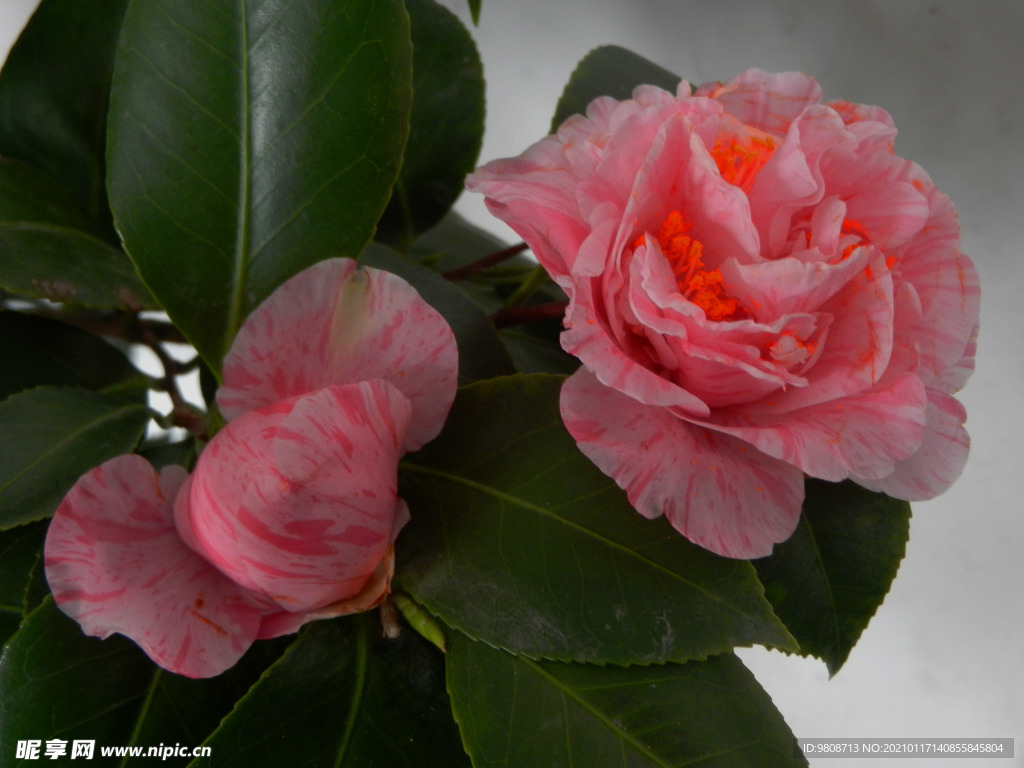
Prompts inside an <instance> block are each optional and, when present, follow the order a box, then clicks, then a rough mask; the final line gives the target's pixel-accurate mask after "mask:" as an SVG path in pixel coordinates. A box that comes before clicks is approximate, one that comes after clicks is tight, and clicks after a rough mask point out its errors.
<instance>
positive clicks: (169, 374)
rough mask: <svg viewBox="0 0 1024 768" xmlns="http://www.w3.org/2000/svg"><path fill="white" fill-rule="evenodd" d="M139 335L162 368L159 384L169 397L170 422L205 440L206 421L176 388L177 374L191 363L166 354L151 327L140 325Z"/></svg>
mask: <svg viewBox="0 0 1024 768" xmlns="http://www.w3.org/2000/svg"><path fill="white" fill-rule="evenodd" d="M139 336H140V338H139V341H140V342H142V343H143V344H145V345H146V346H147V347H149V348H150V349H151V350H153V354H155V355H156V356H157V359H159V360H160V364H161V365H162V366H163V368H164V377H163V379H162V380H161V384H162V386H163V390H164V392H166V393H167V396H168V397H169V398H171V423H172V424H173V425H174V426H176V427H183V428H185V429H187V430H188V431H189V432H191V433H192V434H193V435H196V436H197V437H199V438H200V439H201V440H207V439H208V437H207V434H206V422H205V421H204V420H203V416H202V414H201V413H199V411H198V410H197V409H196V407H195V406H193V405H192V404H191V403H189V402H188V401H187V400H185V398H184V397H182V394H181V390H180V389H179V388H178V379H177V376H178V374H179V373H181V372H182V371H183V370H185V369H187V368H189V367H191V365H192V363H184V364H182V363H179V362H178V361H177V360H175V359H174V358H173V357H171V356H170V355H168V354H167V351H166V350H165V349H164V348H163V347H162V346H161V339H160V338H159V337H158V335H157V334H156V333H155V332H154V331H153V330H152V329H150V328H147V327H141V328H140V329H139Z"/></svg>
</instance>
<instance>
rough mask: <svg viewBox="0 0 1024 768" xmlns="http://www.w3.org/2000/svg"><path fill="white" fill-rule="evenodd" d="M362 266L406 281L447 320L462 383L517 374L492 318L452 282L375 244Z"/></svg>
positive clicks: (366, 255) (365, 256)
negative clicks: (455, 345)
mask: <svg viewBox="0 0 1024 768" xmlns="http://www.w3.org/2000/svg"><path fill="white" fill-rule="evenodd" d="M359 263H360V264H363V265H365V266H369V267H376V268H378V269H383V270H387V271H388V272H392V273H394V274H396V275H398V276H399V277H401V278H403V279H405V280H406V281H407V282H408V283H409V284H410V285H412V286H413V287H414V288H415V289H416V290H417V291H419V294H420V295H421V296H422V297H423V299H424V300H425V301H426V302H427V303H428V304H430V305H431V306H432V307H433V308H434V309H436V310H437V311H438V312H440V313H441V315H442V316H443V317H444V319H445V320H447V321H448V325H450V326H451V328H452V331H453V332H454V333H455V340H456V342H457V343H458V346H459V382H460V383H461V384H465V383H468V382H471V381H476V380H477V379H489V378H492V377H494V376H504V375H505V374H509V373H513V372H514V371H515V367H514V366H513V364H512V358H510V357H509V355H508V352H507V351H506V349H505V347H504V345H503V344H502V342H501V339H500V338H498V332H497V331H496V330H495V329H494V325H493V324H492V323H491V321H490V319H489V318H488V317H487V315H485V314H484V312H483V310H482V309H480V307H479V306H477V305H476V304H475V303H473V301H472V299H470V298H469V297H468V296H467V295H466V294H464V293H463V292H462V291H460V290H459V289H458V288H456V287H455V286H454V285H453V284H452V283H450V282H448V281H447V280H445V279H444V278H442V277H440V276H439V275H438V274H437V273H436V272H434V271H432V270H429V269H427V268H426V267H422V266H420V265H419V264H416V263H414V262H411V261H409V260H408V259H406V258H403V257H402V256H400V255H399V254H397V253H395V252H394V251H392V250H391V249H390V248H386V247H384V246H382V245H378V244H376V243H371V244H370V246H369V247H368V248H367V249H366V251H364V252H363V255H362V256H360V257H359Z"/></svg>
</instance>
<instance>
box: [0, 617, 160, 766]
mask: <svg viewBox="0 0 1024 768" xmlns="http://www.w3.org/2000/svg"><path fill="white" fill-rule="evenodd" d="M152 677H153V665H152V664H151V663H150V661H149V659H147V658H146V657H145V655H143V653H142V652H141V651H140V650H139V649H138V648H137V647H136V646H135V645H134V644H133V643H131V642H129V641H128V640H125V639H124V638H122V637H112V638H110V639H108V640H104V641H100V640H96V639H95V638H86V637H85V636H83V635H82V631H81V630H80V629H79V628H78V625H77V624H75V622H73V621H72V620H71V619H69V618H67V617H66V616H65V615H64V614H62V613H61V612H60V611H59V610H58V608H57V607H56V605H54V603H53V600H52V599H47V600H46V601H45V602H44V603H43V604H42V605H41V606H40V607H39V608H37V609H36V610H35V611H33V612H32V613H31V614H30V615H29V616H28V617H27V618H26V619H25V622H24V624H22V627H21V629H20V630H18V632H17V634H15V635H14V637H13V638H11V640H10V642H9V643H8V645H7V647H6V648H5V649H4V653H3V656H0V768H7V766H15V765H20V761H17V762H16V761H15V747H16V744H17V742H18V740H21V739H41V740H45V739H67V740H68V741H69V742H70V741H71V740H73V739H91V740H93V739H94V740H95V741H96V744H97V746H98V745H112V744H126V743H128V738H129V737H130V735H131V733H132V722H133V717H132V715H133V712H135V711H137V709H138V706H139V702H140V701H141V700H142V699H143V697H144V696H145V694H146V690H147V688H148V686H149V685H150V683H151V681H152ZM68 746H69V750H68V751H69V753H70V746H71V745H70V743H69V744H68ZM98 752H99V750H98V749H97V757H98Z"/></svg>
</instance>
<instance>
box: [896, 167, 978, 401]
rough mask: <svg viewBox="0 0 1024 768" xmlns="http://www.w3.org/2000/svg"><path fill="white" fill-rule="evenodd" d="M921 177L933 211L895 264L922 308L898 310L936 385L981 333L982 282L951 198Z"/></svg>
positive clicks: (905, 335)
mask: <svg viewBox="0 0 1024 768" xmlns="http://www.w3.org/2000/svg"><path fill="white" fill-rule="evenodd" d="M922 173H923V172H922ZM925 178H927V177H925ZM918 183H920V184H921V185H922V187H923V188H924V190H925V192H926V195H927V197H928V200H929V204H930V205H931V215H930V216H929V219H928V223H927V224H926V225H925V227H924V229H923V230H922V231H921V233H920V234H919V235H918V236H917V237H916V238H914V240H913V241H912V242H911V243H910V244H909V245H908V246H907V247H906V248H905V249H901V250H900V252H899V253H898V254H897V259H896V263H895V265H894V267H893V270H894V272H896V274H898V275H899V277H900V278H901V279H902V280H904V281H906V282H907V283H909V284H911V285H912V286H913V287H914V290H915V291H916V293H917V297H918V301H919V302H920V307H921V309H920V313H919V314H914V315H910V316H907V315H900V316H897V318H896V336H897V338H898V339H902V340H904V342H905V343H908V344H911V345H913V347H914V348H915V350H916V351H917V353H918V354H919V356H920V365H921V371H920V375H921V377H922V379H924V381H925V383H926V384H928V385H929V386H933V384H932V382H931V379H932V377H934V376H940V375H942V374H943V373H944V372H945V371H946V369H948V368H950V367H959V366H960V365H961V363H962V360H963V358H964V356H965V352H966V350H967V348H968V347H969V345H970V343H971V339H972V338H973V337H976V334H977V325H978V312H979V310H980V305H981V283H980V280H979V278H978V272H977V270H976V269H975V267H974V264H973V262H972V261H971V260H970V259H969V258H968V257H967V256H965V255H964V254H963V253H962V252H961V251H960V225H959V221H958V219H957V215H956V210H955V209H954V208H953V205H952V203H951V202H950V201H949V198H948V197H946V196H945V195H943V194H942V193H941V192H939V191H938V190H936V189H934V188H931V187H929V186H927V185H926V184H925V183H924V182H923V181H921V180H920V179H918ZM961 385H962V382H961ZM935 386H938V385H935Z"/></svg>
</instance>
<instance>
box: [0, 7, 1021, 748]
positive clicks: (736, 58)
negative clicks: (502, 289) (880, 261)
mask: <svg viewBox="0 0 1024 768" xmlns="http://www.w3.org/2000/svg"><path fill="white" fill-rule="evenodd" d="M443 3H444V4H445V5H447V6H448V7H450V8H451V9H452V10H454V11H455V12H456V13H457V14H458V15H459V16H460V17H461V18H462V19H463V20H464V21H465V22H466V24H467V25H469V24H470V22H469V14H468V11H467V10H466V3H465V0H443ZM35 4H36V3H35V0H0V56H2V55H4V54H5V52H6V50H7V47H8V46H9V45H10V43H11V42H13V40H14V38H15V37H16V35H17V33H18V31H19V30H20V28H21V26H22V25H23V24H24V20H25V19H26V18H27V16H28V14H29V13H30V12H31V9H32V8H33V7H34V6H35ZM473 34H474V37H475V38H476V40H477V42H478V46H479V48H480V51H481V55H482V57H483V60H484V68H485V75H486V77H487V80H488V92H487V98H488V118H487V134H486V136H485V141H484V147H483V151H482V153H481V161H485V160H490V159H493V158H495V157H501V156H508V155H514V154H518V153H519V152H521V151H522V150H523V149H524V148H525V147H526V146H527V145H528V144H530V143H532V142H533V141H535V140H537V139H538V138H540V137H541V136H542V135H543V134H544V133H546V132H547V130H548V126H549V123H550V119H551V114H552V113H553V111H554V106H555V103H556V101H557V99H558V96H559V94H560V92H561V89H562V87H563V85H564V83H565V81H566V80H567V78H568V77H569V74H570V73H571V72H572V70H573V68H574V67H575V65H576V62H578V61H579V59H580V58H582V57H583V55H584V54H586V53H587V51H589V50H590V49H591V48H593V47H596V46H598V45H603V44H606V43H615V44H618V45H622V46H625V47H627V48H630V49H632V50H634V51H636V52H637V53H640V54H642V55H644V56H646V57H647V58H650V59H652V60H654V61H655V62H657V63H659V64H661V65H662V66H664V67H666V68H667V69H670V70H672V71H674V72H676V73H678V74H680V75H682V76H683V77H686V78H687V79H689V80H690V81H692V82H696V83H699V82H704V81H707V80H725V79H728V78H729V77H731V76H732V75H734V74H736V73H737V72H739V71H741V70H743V69H746V68H748V67H760V68H762V69H767V70H775V71H781V70H794V69H795V70H803V71H805V72H807V73H809V74H811V75H813V76H814V77H816V78H817V79H818V80H819V81H820V82H821V84H822V86H823V88H824V90H825V94H826V98H844V99H848V100H851V101H857V102H864V103H873V104H878V105H881V106H883V107H885V108H886V109H887V110H889V112H890V113H892V114H893V116H894V118H895V120H896V125H897V127H898V128H899V129H900V135H899V138H898V139H897V144H896V149H897V152H898V153H899V154H901V155H903V156H905V157H909V158H912V159H914V160H916V161H917V162H919V163H920V164H921V165H922V166H923V167H924V168H925V169H926V170H927V171H928V172H929V173H930V174H931V176H932V178H933V179H934V180H935V182H936V184H937V185H938V186H939V187H940V188H941V189H942V190H944V191H945V192H947V193H948V194H949V195H950V196H951V197H952V198H953V200H954V202H955V203H956V204H957V206H958V208H959V211H960V216H961V221H962V225H963V245H964V250H965V251H966V252H967V253H968V254H969V255H971V256H972V257H973V258H974V260H975V263H976V264H977V265H978V269H979V271H980V273H981V279H982V290H983V309H982V329H981V337H980V342H979V349H978V366H977V371H976V373H975V375H974V378H973V379H972V380H971V382H970V383H969V384H968V386H967V388H966V389H965V390H964V392H963V393H962V394H961V399H962V400H963V402H964V403H965V404H966V406H967V409H968V413H969V421H968V428H969V430H970V432H971V434H972V437H973V449H972V451H973V452H972V456H971V459H970V461H969V462H968V465H967V469H966V471H965V472H964V475H963V477H962V478H961V479H960V481H959V483H958V484H957V485H956V486H954V487H953V489H952V490H951V491H949V492H948V493H947V494H946V495H945V496H943V497H941V498H939V499H937V500H935V501H932V502H927V503H921V504H916V505H915V507H914V518H913V522H912V526H911V541H910V545H909V548H908V553H907V558H906V560H905V561H904V563H903V566H902V567H901V570H900V574H899V576H898V578H897V579H896V582H895V584H894V585H893V588H892V591H891V593H890V594H889V597H888V599H887V600H886V602H885V604H884V605H883V606H882V608H881V609H880V610H879V612H878V614H877V616H876V617H875V619H874V620H873V621H872V623H871V625H870V626H869V627H868V629H867V631H866V632H865V634H864V636H863V637H862V639H861V641H860V643H859V644H858V645H857V647H856V648H855V649H854V651H853V653H852V655H851V657H850V660H849V661H848V663H847V664H846V666H845V667H844V668H843V669H842V670H841V671H840V673H839V674H838V675H837V676H836V678H835V679H833V680H829V679H828V675H827V673H826V671H825V667H824V665H823V664H821V663H819V662H817V661H815V660H810V659H800V658H788V657H785V656H783V655H781V654H777V653H769V652H766V651H762V650H760V649H753V650H750V651H743V652H741V655H742V657H743V658H744V660H745V661H746V662H747V663H748V665H749V666H750V667H751V668H752V669H753V670H754V672H755V674H756V675H757V676H758V678H759V679H760V681H761V682H762V684H763V685H764V686H765V687H766V688H767V689H768V691H769V692H770V693H771V695H772V697H773V698H774V700H775V702H776V704H777V705H778V707H779V708H780V710H781V711H782V713H783V714H784V715H785V717H786V719H787V720H788V721H789V723H790V725H791V726H792V728H793V731H794V733H796V735H798V736H801V737H826V736H834V737H842V736H850V737H1014V738H1016V740H1017V744H1016V747H1017V754H1018V755H1020V756H1019V757H1017V758H1016V759H1014V760H1006V759H1001V760H971V761H969V762H967V763H958V764H959V765H972V766H973V765H992V766H996V767H997V768H999V767H1002V768H1008V766H1011V765H1022V766H1024V695H1022V689H1024V597H1022V590H1021V585H1022V582H1024V578H1022V577H1024V556H1022V552H1024V520H1022V514H1024V504H1022V503H1021V495H1022V490H1021V488H1020V487H1018V485H1017V482H1018V480H1021V479H1022V478H1024V447H1022V441H1024V406H1022V400H1024V384H1022V382H1024V309H1022V307H1024V258H1022V256H1024V254H1022V251H1024V230H1022V227H1021V222H1022V219H1024V170H1022V169H1024V160H1022V158H1024V86H1022V76H1024V45H1022V43H1021V41H1022V40H1024V3H1022V2H1020V1H1019V0H973V1H972V2H967V1H966V0H930V1H928V0H873V1H872V0H856V1H854V0H846V1H845V2H840V1H839V0H818V1H817V2H813V3H812V2H799V1H798V0H770V1H766V0H717V2H706V1H704V0H628V1H627V0H555V1H552V0H483V13H482V18H481V23H480V26H479V27H478V28H475V29H473ZM458 209H459V210H460V211H461V212H462V213H463V214H464V215H466V216H468V217H469V218H471V219H472V220H473V221H475V222H477V223H478V224H481V225H482V226H486V227H487V228H489V229H491V231H493V232H495V233H496V234H498V235H499V236H501V237H504V238H506V239H508V240H509V241H513V240H514V238H515V236H514V235H513V234H512V233H511V231H510V230H508V229H507V228H506V227H505V226H504V225H502V224H501V223H500V222H497V221H495V220H494V219H492V218H490V216H489V215H488V214H487V212H486V210H485V209H484V207H483V205H482V202H481V201H480V200H479V199H477V198H475V197H470V196H464V197H463V198H462V199H461V200H460V202H459V204H458ZM1014 499H1017V501H1014ZM826 762H828V764H831V761H824V760H813V761H812V765H814V766H815V768H818V766H823V765H825V764H826ZM892 762H893V765H894V766H896V768H900V766H907V765H911V763H906V762H904V761H902V760H900V761H892ZM861 764H863V765H865V766H867V765H870V766H873V768H883V766H885V765H887V764H888V761H886V760H880V759H876V760H870V761H865V760H849V761H845V762H843V763H842V765H843V766H849V768H854V766H857V765H861ZM912 764H914V765H932V764H939V765H942V764H948V763H946V762H945V761H934V760H925V759H919V760H916V761H915V762H914V763H912Z"/></svg>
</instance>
